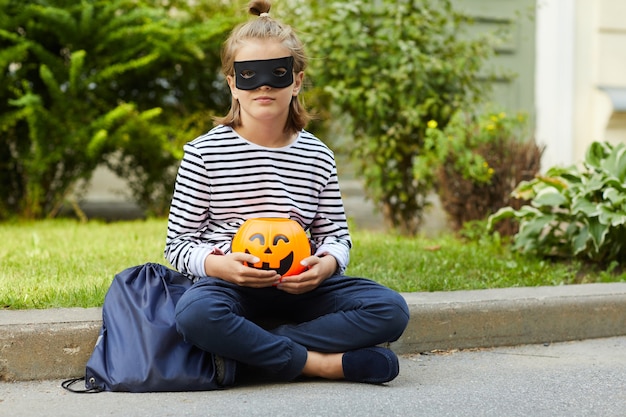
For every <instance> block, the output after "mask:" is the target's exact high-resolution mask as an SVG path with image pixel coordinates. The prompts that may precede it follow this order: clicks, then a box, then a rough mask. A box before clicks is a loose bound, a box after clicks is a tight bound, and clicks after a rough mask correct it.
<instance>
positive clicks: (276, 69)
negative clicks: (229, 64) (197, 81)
mask: <svg viewBox="0 0 626 417" xmlns="http://www.w3.org/2000/svg"><path fill="white" fill-rule="evenodd" d="M235 71H236V72H235V75H234V76H228V77H227V80H228V85H229V87H230V90H231V93H232V95H233V98H234V99H236V100H238V101H239V106H240V109H241V119H242V123H243V124H244V125H245V124H246V122H249V121H252V120H256V121H275V122H277V123H283V124H284V123H285V122H286V120H287V116H288V114H289V105H290V103H291V99H292V98H293V97H295V96H297V95H298V93H299V92H300V88H301V86H302V79H303V77H304V74H303V73H302V72H300V73H298V74H294V73H293V58H292V57H291V54H290V51H289V49H288V48H286V47H285V46H283V45H282V44H281V43H280V42H278V41H274V40H248V41H246V42H245V43H244V44H243V45H242V46H241V47H240V48H239V50H238V51H237V54H236V55H235Z"/></svg>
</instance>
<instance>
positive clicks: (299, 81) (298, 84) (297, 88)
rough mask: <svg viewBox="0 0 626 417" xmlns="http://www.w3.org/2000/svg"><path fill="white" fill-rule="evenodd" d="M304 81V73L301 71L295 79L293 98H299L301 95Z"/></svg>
mask: <svg viewBox="0 0 626 417" xmlns="http://www.w3.org/2000/svg"><path fill="white" fill-rule="evenodd" d="M303 81H304V71H300V72H299V73H297V74H296V76H295V77H294V84H293V90H292V92H291V95H292V96H294V97H295V96H297V95H298V94H299V93H300V90H302V83H303Z"/></svg>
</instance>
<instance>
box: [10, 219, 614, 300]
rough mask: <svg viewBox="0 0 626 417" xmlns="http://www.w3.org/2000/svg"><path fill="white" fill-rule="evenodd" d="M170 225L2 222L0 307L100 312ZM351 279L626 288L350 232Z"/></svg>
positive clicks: (440, 285)
mask: <svg viewBox="0 0 626 417" xmlns="http://www.w3.org/2000/svg"><path fill="white" fill-rule="evenodd" d="M165 233H166V221H165V220H162V219H160V220H146V221H132V222H114V223H101V222H95V221H90V222H88V223H79V222H77V221H74V220H69V219H63V220H49V221H37V222H19V223H0V308H11V309H27V308H52V307H94V306H101V305H102V302H103V300H104V295H105V293H106V291H107V289H108V287H109V285H110V283H111V280H112V279H113V277H114V275H115V274H116V273H117V272H120V271H122V270H123V269H125V268H128V267H130V266H134V265H139V264H143V263H146V262H157V263H161V264H165V265H168V266H169V264H167V262H166V261H165V259H164V257H163V245H164V243H165ZM352 236H353V241H354V248H353V249H352V255H351V256H352V260H351V264H350V267H349V268H348V271H347V274H348V275H355V276H363V277H367V278H371V279H374V280H376V281H378V282H380V283H382V284H385V285H387V286H389V287H391V288H393V289H395V290H397V291H401V292H413V291H453V290H469V289H483V288H502V287H518V286H519V287H521V286H538V285H562V284H575V283H587V282H607V281H626V273H621V274H617V273H609V272H603V271H594V270H592V269H590V268H588V267H586V266H584V265H582V264H581V263H580V262H553V261H550V260H542V259H535V258H528V257H523V256H521V255H519V254H516V253H511V252H510V251H509V250H508V245H507V244H503V243H501V242H499V241H498V240H497V239H494V238H491V237H484V238H482V239H480V240H477V241H472V242H466V241H462V240H459V239H457V238H455V237H453V236H443V237H440V238H437V239H426V238H423V237H418V238H406V237H400V236H395V235H391V234H384V233H374V232H367V231H359V230H353V232H352Z"/></svg>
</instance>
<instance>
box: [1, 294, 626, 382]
mask: <svg viewBox="0 0 626 417" xmlns="http://www.w3.org/2000/svg"><path fill="white" fill-rule="evenodd" d="M403 296H404V297H405V299H406V300H407V303H408V304H409V308H410V311H411V319H410V321H409V325H408V327H407V329H406V331H405V332H404V334H403V335H402V337H401V338H400V339H399V340H398V341H396V342H394V343H392V344H391V348H392V349H393V350H394V351H396V352H397V353H398V354H409V353H419V352H427V351H432V350H448V349H465V348H482V347H495V346H514V345H520V344H533V343H553V342H564V341H570V340H581V339H592V338H600V337H613V336H623V335H626V283H609V284H581V285H570V286H558V287H530V288H505V289H490V290H476V291H453V292H433V293H404V294H403ZM101 324H102V321H101V309H99V308H90V309H81V308H72V309H52V310H20V311H12V310H3V311H0V380H2V381H26V380H43V379H64V378H70V377H74V376H82V375H83V374H84V371H85V363H86V362H87V360H88V359H89V356H90V355H91V352H92V350H93V346H94V344H95V341H96V338H97V336H98V332H99V330H100V326H101Z"/></svg>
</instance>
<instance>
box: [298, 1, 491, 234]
mask: <svg viewBox="0 0 626 417" xmlns="http://www.w3.org/2000/svg"><path fill="white" fill-rule="evenodd" d="M299 3H302V0H291V1H290V2H289V4H290V7H291V8H292V10H294V12H293V14H292V15H290V17H289V19H290V20H289V21H290V22H291V23H293V24H294V26H295V27H298V28H299V29H300V30H301V31H302V33H303V37H304V38H305V39H304V40H305V42H306V44H307V49H308V51H309V55H310V56H311V58H312V59H311V66H310V71H309V72H308V74H309V76H310V79H311V80H312V82H313V86H314V90H313V92H314V93H315V94H320V95H328V96H330V97H332V102H333V103H334V105H335V106H336V108H337V109H338V111H339V112H341V113H342V114H343V115H345V116H348V118H347V119H348V124H349V126H348V127H347V128H346V130H348V131H349V132H350V133H351V134H352V135H353V143H351V146H350V148H351V150H352V157H353V160H354V161H355V162H356V164H357V169H358V171H359V173H360V174H361V175H363V177H364V179H365V183H366V193H367V195H368V197H369V198H371V199H372V200H373V201H374V203H375V204H376V206H377V207H378V208H379V209H380V210H381V211H382V212H383V214H384V216H385V220H386V222H387V224H388V226H390V227H392V228H395V229H397V230H399V231H400V232H402V233H405V234H407V235H412V234H415V233H416V232H417V231H418V230H419V227H420V225H421V220H422V215H423V211H424V208H425V206H426V204H427V203H426V197H427V195H428V194H429V193H430V192H431V190H432V186H433V180H434V176H433V175H426V176H420V177H417V176H416V175H415V172H414V162H415V158H416V156H418V155H420V154H421V153H422V151H423V146H424V135H425V131H426V124H427V122H428V121H429V120H437V122H438V123H439V124H440V125H441V126H445V125H446V124H447V123H448V121H449V120H450V118H451V117H452V115H453V114H454V113H455V111H456V110H457V109H459V108H464V107H472V106H473V105H474V104H475V103H477V102H482V100H483V99H485V97H487V95H488V94H487V93H488V91H489V89H490V84H489V83H487V82H484V81H485V78H487V79H489V76H488V75H487V74H485V73H484V68H483V64H484V63H485V62H486V61H487V60H488V59H489V58H490V57H491V56H492V55H493V53H494V44H495V43H494V39H493V38H492V37H490V36H487V35H485V36H481V37H475V38H470V37H469V36H466V35H467V32H468V29H469V28H470V27H471V20H470V19H469V18H468V17H467V16H465V15H463V14H462V13H459V12H458V11H457V10H455V9H454V8H453V7H452V4H451V2H450V1H449V0H438V1H427V0H400V1H398V0H380V1H365V0H353V1H350V2H347V1H328V2H320V5H319V6H317V7H308V6H307V7H304V8H303V7H298V4H299ZM310 3H314V2H307V5H308V4H310ZM296 20H297V21H296ZM479 75H481V76H483V75H484V76H485V77H483V78H479ZM320 102H325V101H323V100H321V101H320ZM326 102H328V101H326Z"/></svg>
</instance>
